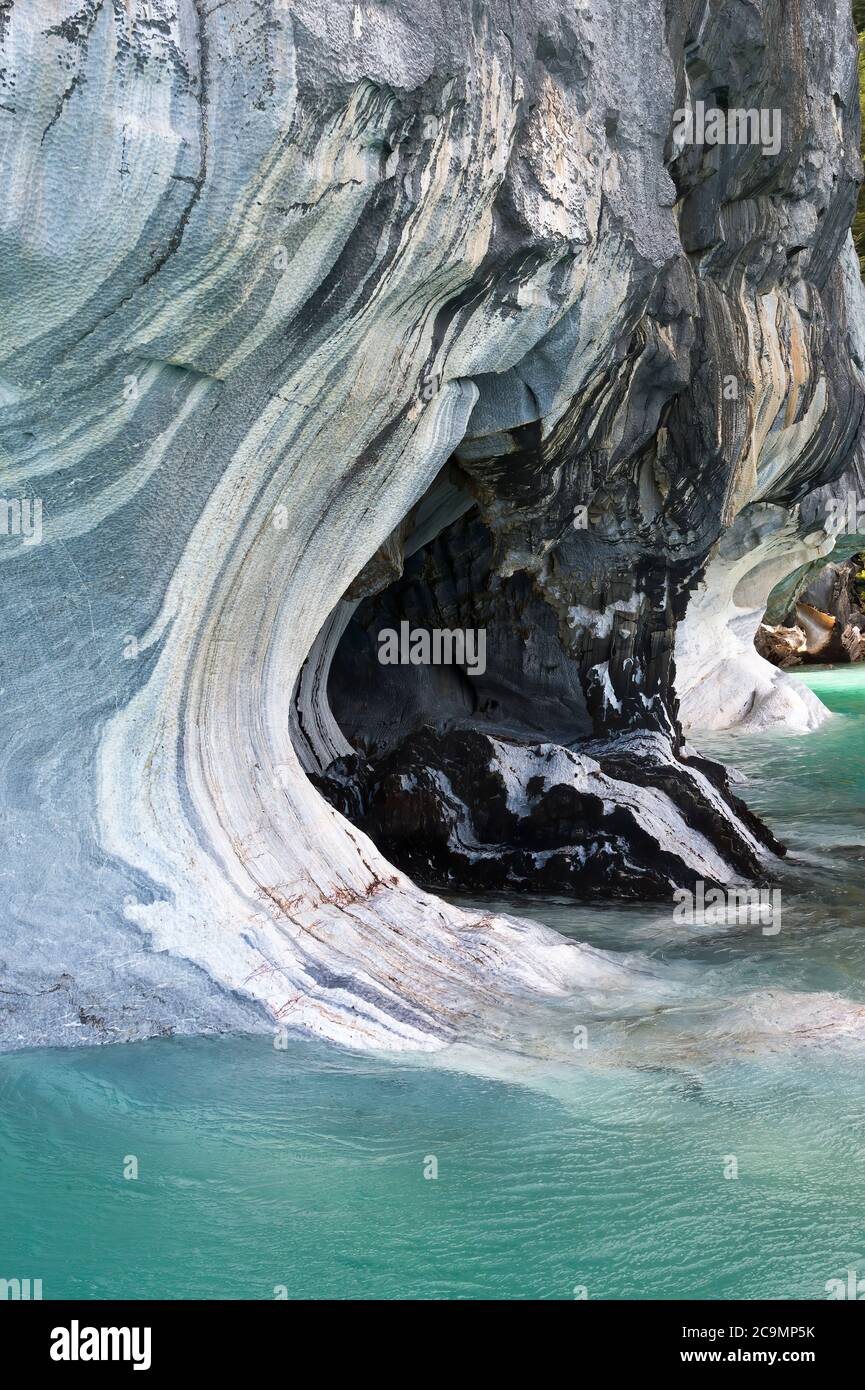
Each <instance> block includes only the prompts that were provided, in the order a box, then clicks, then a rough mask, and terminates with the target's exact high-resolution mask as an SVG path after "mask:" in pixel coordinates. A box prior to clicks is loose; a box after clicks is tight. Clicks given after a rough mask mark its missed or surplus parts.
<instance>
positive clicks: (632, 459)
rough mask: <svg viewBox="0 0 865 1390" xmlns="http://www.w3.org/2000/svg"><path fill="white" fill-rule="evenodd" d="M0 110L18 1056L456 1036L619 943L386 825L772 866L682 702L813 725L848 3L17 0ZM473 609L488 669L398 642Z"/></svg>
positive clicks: (659, 864)
mask: <svg viewBox="0 0 865 1390" xmlns="http://www.w3.org/2000/svg"><path fill="white" fill-rule="evenodd" d="M698 100H699V101H704V102H706V103H707V104H709V105H710V106H711V105H716V106H722V107H723V108H724V109H727V108H731V107H733V108H741V109H747V108H766V109H768V110H770V111H772V110H775V109H777V110H778V111H779V112H780V121H781V123H780V142H779V145H778V148H777V151H776V152H774V153H766V152H764V150H763V148H761V146H760V145H759V144H751V143H745V144H739V145H708V144H703V145H681V144H679V143H677V142H676V141H675V140H674V136H673V128H674V121H673V117H674V113H675V111H676V110H677V109H679V108H683V107H686V106H688V107H690V106H692V105H693V103H695V102H697V101H698ZM0 129H2V137H3V138H2V142H0V166H2V167H0V176H2V185H3V189H4V199H3V203H2V207H0V313H2V334H0V359H2V360H0V449H2V456H0V461H2V476H3V480H4V493H3V496H4V499H5V500H6V502H7V503H8V502H15V503H17V504H18V506H19V512H18V514H17V515H18V516H19V518H20V516H21V514H22V513H21V510H20V508H21V506H22V504H23V502H24V501H29V502H30V503H31V504H32V507H33V508H34V509H35V508H36V507H37V504H38V509H39V516H40V518H41V522H40V533H39V540H38V543H36V540H35V529H33V530H31V532H30V534H24V532H23V528H21V527H20V526H16V524H15V516H16V514H15V511H14V507H13V508H12V510H11V511H9V510H8V508H7V510H6V512H5V513H4V514H5V515H6V516H7V525H6V529H5V531H4V532H3V534H0V572H2V577H3V584H2V590H0V592H2V600H0V601H2V604H3V626H2V673H0V698H2V712H3V729H4V739H3V748H4V753H5V756H4V758H3V761H2V790H0V804H2V811H3V837H2V844H0V892H2V903H0V962H2V979H3V983H2V989H3V993H2V995H0V1030H2V1041H3V1044H4V1045H7V1046H9V1045H11V1046H15V1045H20V1044H21V1043H29V1042H35V1041H53V1042H63V1043H67V1042H75V1041H105V1040H110V1039H122V1038H131V1037H141V1036H146V1035H148V1034H152V1033H159V1032H164V1031H169V1030H171V1029H172V1028H176V1029H180V1030H183V1031H190V1030H196V1029H206V1028H214V1027H270V1026H272V1024H273V1022H274V1020H277V1021H278V1022H279V1023H280V1024H282V1025H285V1026H286V1027H296V1028H298V1029H302V1030H306V1031H308V1032H313V1033H317V1034H319V1035H321V1036H325V1037H327V1038H331V1039H336V1040H338V1041H340V1042H346V1043H351V1044H354V1045H357V1046H391V1047H408V1048H431V1047H436V1046H439V1045H440V1044H441V1043H442V1042H443V1041H446V1040H447V1039H449V1038H453V1037H456V1036H461V1035H466V1034H470V1035H471V1036H473V1037H486V1036H497V1035H498V1034H497V1030H498V1028H499V1023H498V1019H499V1015H500V1010H501V1008H502V1007H503V1004H504V1003H506V1002H507V1001H508V1000H517V999H525V998H531V999H536V998H539V997H542V996H544V995H547V996H557V995H561V994H562V993H564V992H565V991H570V990H573V989H575V988H578V987H579V986H580V984H581V983H584V982H585V981H586V980H591V979H593V978H595V977H597V976H599V975H603V974H604V972H610V971H616V970H619V969H620V968H621V967H620V966H618V965H614V964H613V963H612V962H610V961H608V960H606V959H605V958H604V957H603V956H602V955H601V954H599V953H598V952H592V951H590V950H588V949H587V948H584V947H580V946H578V945H575V944H573V943H569V942H566V941H564V940H563V939H562V938H561V937H559V936H558V935H556V934H555V933H553V932H551V931H548V930H546V929H544V928H542V927H540V926H537V925H534V924H531V923H527V922H523V921H520V920H518V919H516V918H509V917H502V916H495V915H492V914H485V913H477V912H462V911H459V910H458V909H457V908H455V907H452V906H449V905H446V904H444V903H442V902H441V901H439V900H438V899H436V898H435V897H432V896H430V895H429V894H428V893H427V892H425V891H423V890H422V889H421V888H419V887H418V886H416V884H415V883H414V882H413V881H412V880H411V879H410V878H408V877H406V876H405V874H404V873H403V872H402V871H401V870H400V869H399V868H398V867H395V866H394V865H393V864H392V863H391V862H390V861H389V860H388V858H387V857H386V853H385V852H383V850H382V848H381V847H380V846H379V847H377V846H376V844H375V843H374V841H373V840H372V839H371V838H370V836H369V834H367V833H366V832H365V830H364V829H362V828H358V826H355V825H352V824H351V819H350V818H351V817H352V816H354V817H355V818H356V819H357V820H358V822H359V825H361V826H368V827H369V830H370V833H371V834H373V835H378V836H379V838H380V840H381V844H382V845H383V846H384V847H385V849H386V850H390V849H392V850H393V853H394V856H395V857H397V858H400V859H401V860H402V861H403V862H405V864H406V865H407V866H408V867H409V868H410V870H411V871H417V872H418V873H419V874H420V875H421V876H424V877H429V878H430V879H434V880H435V881H436V882H454V881H455V880H456V879H457V878H458V879H460V881H465V882H480V881H481V879H482V873H481V870H480V869H479V868H478V867H477V866H478V865H479V864H482V863H483V862H487V863H489V861H490V858H491V856H492V857H496V856H499V857H500V858H501V860H502V861H503V862H504V863H506V864H507V865H508V877H509V878H510V877H511V874H510V870H511V869H512V870H513V881H514V882H515V883H518V884H519V885H520V886H543V885H544V883H545V882H555V883H556V885H557V886H570V885H573V886H574V887H575V888H576V887H577V885H578V883H579V882H580V881H581V876H582V872H583V870H584V871H585V877H584V879H582V881H584V882H585V883H593V884H595V885H597V886H598V887H602V888H604V889H609V890H610V891H613V890H619V891H624V892H627V893H630V894H633V893H637V892H641V891H643V889H645V891H646V893H647V895H648V894H654V893H657V892H658V891H660V890H661V888H662V887H663V886H664V885H669V884H672V883H675V882H683V883H688V882H689V881H691V880H692V879H693V878H694V876H702V877H705V878H706V879H708V880H719V881H729V880H732V879H739V878H741V877H742V876H743V875H744V876H748V877H750V876H754V877H757V876H759V875H760V874H761V873H763V872H767V871H769V870H770V868H771V850H772V842H771V839H770V837H769V836H768V834H767V833H766V832H764V831H763V830H762V829H761V828H760V827H759V825H758V824H757V823H756V822H754V821H753V819H752V818H750V817H749V816H748V815H747V814H746V813H745V812H744V810H743V808H742V807H741V805H740V804H739V803H737V801H736V800H735V799H734V798H733V797H732V795H731V794H730V792H729V789H728V787H727V785H726V778H725V776H724V774H723V772H722V770H720V769H718V768H716V767H712V766H711V765H709V764H708V763H705V762H704V761H702V760H700V759H699V757H698V755H697V754H694V753H692V752H691V751H690V750H689V748H688V746H687V745H685V743H684V742H683V736H682V726H683V724H684V725H686V726H687V727H688V728H690V729H692V730H696V729H699V728H700V727H718V726H719V725H720V724H729V723H733V722H736V721H737V720H742V719H747V718H749V717H751V716H753V715H754V711H755V710H759V709H762V710H766V711H768V713H769V715H770V716H771V717H773V718H790V719H793V718H796V717H799V716H801V718H802V719H804V720H805V722H808V721H809V720H811V719H813V718H816V717H818V713H817V711H815V710H814V709H813V708H812V709H811V710H809V711H806V712H805V713H804V714H802V713H801V711H802V708H803V706H802V705H801V701H800V703H799V705H796V700H795V699H794V697H793V696H792V695H791V694H790V693H789V691H787V692H786V693H784V692H785V689H786V687H784V686H783V684H782V683H783V681H785V680H786V679H787V678H786V677H784V676H783V673H780V672H778V671H776V670H775V668H773V667H771V666H770V665H769V664H768V663H765V662H762V663H761V659H760V658H759V657H758V655H757V653H756V652H755V651H754V649H753V642H752V640H751V639H752V637H753V632H754V630H755V628H756V624H757V622H758V621H759V614H758V613H757V610H758V609H759V607H760V603H761V601H763V600H764V599H765V594H766V593H768V591H769V589H771V587H772V586H773V585H774V583H775V582H776V580H777V579H778V578H780V577H781V576H782V574H783V573H786V572H789V570H790V569H793V568H795V567H796V566H797V565H801V564H803V563H805V562H806V561H809V560H810V559H813V558H814V557H815V556H816V555H819V554H821V553H824V552H825V550H827V549H828V548H829V547H830V546H831V542H832V536H831V534H830V532H829V531H827V529H826V527H825V526H823V525H821V524H820V521H819V518H817V520H815V519H814V518H812V517H811V516H810V515H809V514H808V510H807V509H808V505H809V504H808V499H809V498H811V497H813V496H815V495H817V494H819V490H820V489H821V488H831V487H833V486H835V485H836V484H837V483H838V482H839V480H841V479H842V478H845V477H848V478H849V476H851V474H850V470H851V469H855V468H857V467H859V462H858V454H857V449H858V442H857V441H858V438H859V434H860V425H861V417H862V411H863V362H865V355H863V350H862V344H863V328H862V324H863V314H862V294H861V285H860V283H859V280H858V275H856V274H855V269H854V258H853V256H852V252H851V246H850V240H849V233H848V228H849V226H850V222H851V219H852V215H853V209H854V205H855V199H856V192H857V185H858V181H859V179H860V174H861V167H860V163H859V157H858V145H859V112H858V96H857V76H856V48H855V41H854V34H853V30H852V26H851V21H850V14H849V4H848V3H847V0H800V3H797V4H796V5H794V6H785V5H781V4H779V3H777V0H754V3H751V4H748V5H742V4H741V3H739V0H667V3H665V4H662V3H661V0H648V3H647V0H641V2H640V4H639V5H637V4H635V3H633V0H592V3H591V5H589V4H588V3H583V0H578V3H576V4H574V3H573V2H572V0H568V3H564V0H537V3H533V4H531V5H518V6H515V5H511V4H509V3H505V0H488V3H485V4H484V5H458V4H455V3H453V0H392V2H391V0H389V3H383V0H364V3H355V2H354V0H219V3H216V2H215V0H3V3H2V4H0ZM9 517H11V518H12V524H10V523H9V521H8V518H9ZM31 519H32V513H31ZM449 567H450V568H449ZM412 584H414V585H415V589H414V590H411V592H410V589H411V586H412ZM425 585H426V586H427V587H426V589H425V588H424V586H425ZM424 593H426V597H424ZM437 594H441V595H442V596H443V602H445V606H446V612H445V613H444V614H443V621H442V622H440V623H437V624H436V626H441V627H444V626H447V625H451V617H452V614H455V615H458V617H459V619H460V622H459V624H458V625H461V626H477V625H479V623H475V621H474V620H475V618H476V617H477V618H478V620H479V622H480V620H481V619H482V622H483V624H484V625H486V626H487V628H488V632H487V636H488V660H487V666H486V674H485V676H484V677H482V678H478V679H481V680H482V681H483V682H484V683H485V684H483V685H478V684H477V683H475V684H472V680H475V678H473V677H469V676H467V675H466V673H465V672H462V673H460V672H457V671H455V670H454V669H452V668H451V669H450V670H448V671H447V672H444V668H441V670H434V669H432V668H422V669H421V670H420V673H419V674H418V673H416V672H414V670H412V671H411V673H410V674H411V676H412V679H413V682H414V683H413V684H412V685H411V686H408V685H406V686H400V687H399V690H398V691H397V689H396V687H395V686H393V685H388V684H387V680H384V681H383V682H382V681H379V680H377V679H375V678H379V677H381V676H382V671H383V668H381V666H380V664H379V663H377V662H376V658H375V655H374V654H373V655H371V654H370V652H369V651H368V650H367V651H366V653H365V655H364V651H363V648H364V643H367V645H368V638H369V634H370V632H371V630H372V629H371V624H374V623H375V621H376V620H377V613H378V608H377V605H378V606H379V607H380V608H381V609H382V611H384V610H388V611H394V612H396V613H402V612H405V613H409V612H410V610H411V606H412V605H413V604H414V605H415V606H418V605H419V606H421V607H423V605H424V604H425V603H426V604H429V605H433V603H434V597H435V595H437ZM761 595H762V599H761ZM754 614H757V616H756V617H755V618H754V619H753V625H752V616H753V615H754ZM749 628H750V631H747V629H749ZM748 648H750V651H746V649H748ZM352 653H354V654H355V656H356V658H357V659H356V660H354V659H353V656H352ZM736 661H738V662H739V663H740V664H739V670H738V674H736V675H734V676H731V672H732V670H733V666H734V665H735V663H736ZM331 668H332V669H331ZM404 669H405V668H402V667H399V668H393V671H392V672H391V676H392V677H393V679H394V680H396V679H398V678H400V676H401V675H402V673H403V672H404ZM443 672H444V674H443ZM329 691H330V693H329ZM353 691H354V693H355V696H356V698H354V699H353V698H352V692H353ZM779 692H780V693H779ZM798 698H799V697H796V699H798ZM331 701H332V707H331ZM794 706H795V708H794ZM346 708H348V709H349V713H350V719H349V720H348V725H350V727H345V728H344V727H341V724H340V719H339V718H338V717H337V712H339V713H340V714H342V715H343V716H344V714H345V711H346ZM464 715H465V716H466V717H463V716H464ZM353 755H354V756H355V757H356V758H357V760H358V764H360V763H363V764H364V768H363V770H362V771H361V772H359V771H358V769H357V767H355V774H356V775H355V777H354V780H352V778H351V776H350V775H349V771H348V764H347V762H346V760H347V759H351V757H352V756H353ZM334 760H336V761H337V768H336V769H335V770H333V771H329V768H330V765H331V764H332V763H333V762H334ZM367 764H369V766H370V767H372V769H373V771H372V773H371V774H368V773H367V772H366V770H365V768H366V765H367ZM469 770H471V773H472V776H471V777H469V776H468V772H469ZM451 772H452V774H453V775H452V776H451ZM307 774H311V775H312V776H314V777H316V778H318V779H319V784H320V785H322V786H325V785H327V786H329V787H330V788H331V791H332V795H333V797H334V799H335V800H336V801H337V802H338V804H339V805H340V807H341V810H337V809H335V807H333V806H331V805H329V804H328V802H327V800H326V799H325V798H324V797H323V796H322V795H321V794H320V792H319V791H318V790H317V788H316V787H315V786H314V785H313V782H312V781H311V780H310V776H308V775H307ZM446 776H447V779H448V780H447V784H446V781H445V777H446ZM412 777H414V778H416V779H417V785H418V788H420V789H421V790H418V791H416V792H414V793H413V792H411V791H409V790H408V789H407V788H405V787H402V788H401V790H400V791H399V792H398V793H397V792H396V791H394V785H395V780H398V779H399V778H403V779H411V778H412ZM349 783H350V784H351V785H348V784H349ZM337 784H338V786H339V787H342V791H339V790H338V789H337ZM344 784H345V785H344ZM340 797H342V798H343V799H342V801H340ZM352 798H354V799H353V800H352ZM393 798H395V803H394V804H395V805H396V810H397V813H398V814H399V815H405V817H406V821H407V824H406V826H405V827H404V830H405V832H406V833H404V834H403V835H402V840H401V843H402V844H403V845H404V846H405V845H406V841H407V840H410V841H411V843H410V844H409V845H407V847H405V848H404V849H402V848H399V845H398V844H397V835H396V830H395V827H394V824H393V818H392V817H389V816H388V813H387V808H388V806H390V805H391V801H392V800H393ZM463 808H465V809H463ZM342 812H345V814H343V813H342ZM424 827H429V829H430V839H429V844H430V849H429V852H428V853H429V856H430V857H431V858H435V856H436V855H439V856H440V857H439V860H438V862H437V864H436V865H435V866H433V867H431V868H430V872H429V874H428V875H427V874H426V872H425V871H424V872H423V874H422V873H421V870H422V866H421V865H420V861H419V858H418V856H419V855H422V854H423V849H422V848H421V847H422V845H423V843H424V840H423V834H422V833H421V832H422V831H423V830H424ZM454 827H456V828H454ZM463 831H464V832H465V834H466V835H467V836H468V837H469V838H470V840H471V844H472V846H473V849H472V854H474V859H473V858H472V854H469V855H465V856H463V858H464V860H465V863H466V864H469V865H471V866H472V867H471V871H469V870H468V869H467V870H466V873H465V875H462V874H461V873H460V874H458V873H456V871H455V869H454V865H455V864H456V865H457V867H458V860H457V858H456V855H455V853H451V851H450V849H442V846H443V844H444V841H445V839H446V837H447V835H449V834H451V833H453V834H455V835H456V834H459V833H462V832H463ZM477 847H479V848H477ZM767 866H768V868H767ZM473 875H475V876H474V877H473ZM478 875H480V876H478ZM545 875H546V878H545ZM500 876H501V875H500V874H499V875H496V877H500Z"/></svg>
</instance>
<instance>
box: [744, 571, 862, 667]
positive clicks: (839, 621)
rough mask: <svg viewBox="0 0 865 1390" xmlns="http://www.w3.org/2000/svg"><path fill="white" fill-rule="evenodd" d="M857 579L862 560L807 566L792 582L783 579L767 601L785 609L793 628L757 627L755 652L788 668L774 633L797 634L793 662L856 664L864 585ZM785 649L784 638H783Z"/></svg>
mask: <svg viewBox="0 0 865 1390" xmlns="http://www.w3.org/2000/svg"><path fill="white" fill-rule="evenodd" d="M861 575H862V556H861V554H856V555H853V556H852V557H851V558H850V559H848V560H842V561H841V562H840V563H838V564H835V563H829V564H823V565H820V566H816V567H815V566H813V565H806V566H804V567H802V568H801V569H800V570H798V571H797V572H796V575H795V582H794V583H792V584H791V582H790V580H789V579H788V580H787V581H785V583H784V584H783V585H782V586H781V587H780V589H779V592H778V594H777V595H772V596H770V605H773V606H775V607H777V606H778V605H779V602H780V601H781V600H782V598H783V601H784V603H785V604H786V621H787V622H793V623H794V624H797V626H794V627H792V628H785V627H782V626H774V627H773V626H772V625H771V624H767V623H762V624H761V625H760V628H759V630H758V632H757V637H756V639H755V641H756V644H757V648H758V650H759V651H761V652H762V653H763V655H765V656H766V657H767V659H768V660H769V661H774V662H775V663H776V664H777V665H779V666H783V665H788V664H789V661H786V660H784V659H783V657H784V641H783V640H779V634H782V633H783V634H793V633H799V634H801V638H802V640H801V642H800V643H799V644H798V645H795V644H794V645H795V652H796V659H798V660H804V661H816V662H824V663H825V662H844V661H861V660H862V654H863V650H865V643H863V641H862V636H861V634H862V630H863V629H865V611H863V603H865V582H863V579H862V578H861V577H860V576H861ZM788 646H789V639H788Z"/></svg>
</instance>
